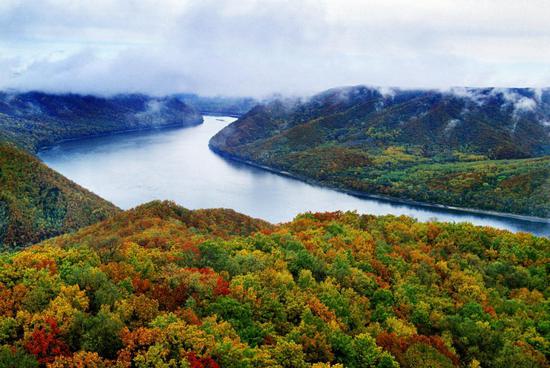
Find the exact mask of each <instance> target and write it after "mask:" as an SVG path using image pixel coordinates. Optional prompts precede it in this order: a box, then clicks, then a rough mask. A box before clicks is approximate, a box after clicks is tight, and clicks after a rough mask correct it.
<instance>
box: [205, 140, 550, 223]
mask: <svg viewBox="0 0 550 368" xmlns="http://www.w3.org/2000/svg"><path fill="white" fill-rule="evenodd" d="M208 147H209V148H210V149H211V150H212V151H213V152H214V153H216V154H218V155H220V156H222V157H224V158H226V159H229V160H233V161H236V162H240V163H242V164H246V165H249V166H253V167H256V168H258V169H262V170H266V171H269V172H271V173H274V174H277V175H282V176H285V177H288V178H292V179H296V180H300V181H303V182H305V183H308V184H310V185H314V186H318V187H322V188H329V189H332V190H335V191H338V192H341V193H345V194H349V195H352V196H354V197H358V198H366V199H378V200H383V201H389V202H393V203H399V204H406V205H414V206H420V207H426V208H432V209H442V210H446V211H453V212H456V213H471V214H478V215H487V216H493V217H498V218H508V219H514V220H520V221H529V222H535V223H542V224H549V226H550V218H543V217H537V216H528V215H519V214H514V213H505V212H498V211H489V210H480V209H476V208H464V207H456V206H448V205H443V204H437V203H426V202H419V201H415V200H411V199H403V198H397V197H391V196H386V195H382V194H370V193H365V192H360V191H357V190H352V189H346V188H341V187H337V186H333V185H327V184H325V183H321V182H319V181H317V180H314V179H311V178H309V177H305V176H302V175H297V174H293V173H290V172H288V171H283V170H278V169H276V168H273V167H270V166H266V165H261V164H258V163H255V162H253V161H250V160H245V159H242V158H240V157H238V156H235V155H232V154H230V153H227V152H224V151H222V150H220V149H218V148H216V147H215V146H213V145H212V144H210V143H209V144H208Z"/></svg>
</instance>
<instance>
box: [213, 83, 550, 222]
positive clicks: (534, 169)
mask: <svg viewBox="0 0 550 368" xmlns="http://www.w3.org/2000/svg"><path fill="white" fill-rule="evenodd" d="M210 146H211V147H212V149H214V150H215V151H216V152H219V153H221V154H224V155H226V156H229V157H232V158H237V159H241V160H245V161H250V162H252V163H256V164H261V165H266V166H268V167H270V168H274V169H276V170H279V171H286V172H290V173H291V174H293V175H296V176H298V177H300V178H302V179H306V180H312V181H314V182H316V183H321V184H326V185H330V186H333V187H338V188H342V189H350V190H354V191H359V192H362V193H370V194H373V193H374V194H382V195H388V196H392V197H397V198H401V199H408V200H416V201H422V202H430V203H438V204H445V205H452V206H460V207H472V208H478V209H483V210H496V211H501V212H512V213H518V214H526V215H534V216H539V217H549V216H550V179H549V178H550V161H549V160H550V158H549V155H550V91H548V90H531V89H495V88H487V89H454V90H450V91H447V92H441V91H401V90H379V89H373V88H367V87H362V86H360V87H350V88H342V89H333V90H329V91H326V92H324V93H321V94H319V95H317V96H314V97H312V98H311V99H309V100H305V101H300V100H279V101H273V102H270V103H268V104H265V105H260V106H257V107H256V108H254V109H252V110H251V111H250V112H249V113H247V114H246V115H244V116H243V117H241V118H240V119H239V120H238V121H236V122H234V123H233V124H231V125H229V126H228V127H226V128H224V129H223V130H222V131H220V132H219V133H218V134H217V135H216V136H214V137H213V138H212V139H211V141H210Z"/></svg>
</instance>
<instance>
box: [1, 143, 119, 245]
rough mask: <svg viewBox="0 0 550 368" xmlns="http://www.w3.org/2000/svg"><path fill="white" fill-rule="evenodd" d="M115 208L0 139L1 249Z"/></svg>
mask: <svg viewBox="0 0 550 368" xmlns="http://www.w3.org/2000/svg"><path fill="white" fill-rule="evenodd" d="M117 211H118V209H117V208H116V207H115V206H114V205H113V204H111V203H109V202H107V201H105V200H103V199H101V198H99V197H98V196H96V195H95V194H93V193H91V192H89V191H88V190H86V189H84V188H82V187H80V186H79V185H77V184H75V183H73V182H71V181H70V180H68V179H66V178H65V177H63V176H62V175H60V174H58V173H56V172H55V171H53V170H51V169H50V168H48V167H47V166H46V165H44V164H43V163H42V162H40V161H39V160H38V159H36V158H35V157H33V156H31V155H30V154H28V153H26V152H24V151H22V150H21V149H19V148H17V147H15V146H13V145H11V144H2V143H0V247H2V246H3V247H16V246H24V245H28V244H31V243H36V242H38V241H40V240H43V239H45V238H48V237H52V236H55V235H59V234H62V233H65V232H68V231H74V230H76V229H78V228H81V227H83V226H87V225H90V224H92V223H94V222H98V221H101V220H103V219H105V218H107V217H108V216H111V215H112V214H114V213H116V212H117Z"/></svg>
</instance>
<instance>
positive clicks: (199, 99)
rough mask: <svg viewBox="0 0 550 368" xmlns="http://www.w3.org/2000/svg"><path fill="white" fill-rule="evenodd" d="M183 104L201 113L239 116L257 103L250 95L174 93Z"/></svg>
mask: <svg viewBox="0 0 550 368" xmlns="http://www.w3.org/2000/svg"><path fill="white" fill-rule="evenodd" d="M174 97H177V98H178V99H179V100H181V101H183V102H184V103H185V104H188V105H190V106H193V107H195V108H196V109H197V110H199V111H200V112H201V113H203V114H205V115H206V114H212V115H230V116H241V115H244V114H245V113H247V112H248V111H250V109H251V108H253V107H254V106H256V105H257V104H258V101H257V100H255V99H253V98H251V97H224V96H213V97H207V96H199V95H196V94H190V93H181V94H177V95H174Z"/></svg>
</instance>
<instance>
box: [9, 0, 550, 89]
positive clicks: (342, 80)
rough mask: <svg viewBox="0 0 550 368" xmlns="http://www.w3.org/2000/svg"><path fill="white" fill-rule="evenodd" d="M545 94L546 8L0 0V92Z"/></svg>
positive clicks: (323, 1)
mask: <svg viewBox="0 0 550 368" xmlns="http://www.w3.org/2000/svg"><path fill="white" fill-rule="evenodd" d="M357 84H365V85H371V86H383V87H401V88H447V87H450V86H468V87H488V86H497V87H549V86H550V1H548V0H514V1H510V0H475V1H471V0H410V1H405V0H363V1H359V0H316V1H309V0H290V1H282V0H279V1H276V0H262V1H260V0H197V1H194V0H156V1H154V0H94V1H79V0H0V89H15V90H45V91H49V92H76V93H95V94H107V95H108V94H115V93H127V92H141V93H149V94H155V95H164V94H171V93H179V92H193V93H199V94H202V95H227V96H253V97H265V96H268V95H271V94H285V95H304V94H311V93H315V92H318V91H321V90H324V89H327V88H331V87H336V86H344V85H357Z"/></svg>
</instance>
